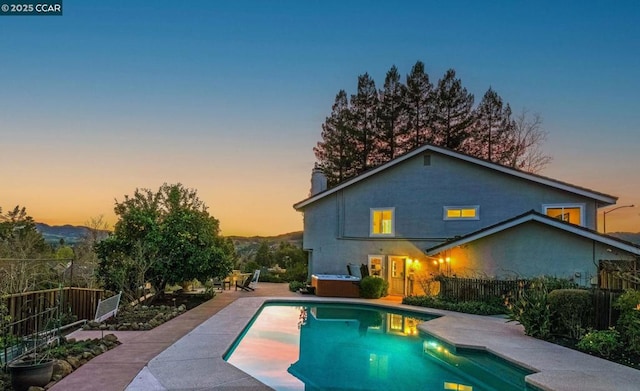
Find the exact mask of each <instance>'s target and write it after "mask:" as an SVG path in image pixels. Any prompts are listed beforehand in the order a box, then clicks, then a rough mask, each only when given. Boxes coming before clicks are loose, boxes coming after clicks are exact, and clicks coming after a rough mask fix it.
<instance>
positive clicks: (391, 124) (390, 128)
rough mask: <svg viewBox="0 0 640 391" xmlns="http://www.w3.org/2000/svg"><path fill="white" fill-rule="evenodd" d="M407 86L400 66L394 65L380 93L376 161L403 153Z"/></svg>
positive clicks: (382, 160)
mask: <svg viewBox="0 0 640 391" xmlns="http://www.w3.org/2000/svg"><path fill="white" fill-rule="evenodd" d="M405 95H406V87H405V86H404V84H402V83H401V82H400V73H398V68H396V66H395V65H394V66H392V67H391V69H390V70H389V71H388V72H387V76H386V77H385V80H384V89H383V90H381V91H380V95H379V100H380V103H379V108H380V109H379V111H378V119H379V121H378V124H379V128H378V134H377V138H376V144H375V146H376V150H375V163H376V164H383V163H386V162H388V161H389V160H392V159H393V158H395V157H396V156H398V155H400V154H402V152H404V150H403V144H404V140H406V138H407V137H406V130H407V126H406V109H405V107H406V106H405Z"/></svg>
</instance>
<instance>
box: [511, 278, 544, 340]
mask: <svg viewBox="0 0 640 391" xmlns="http://www.w3.org/2000/svg"><path fill="white" fill-rule="evenodd" d="M546 282H547V278H545V277H540V278H535V279H533V280H531V282H530V283H529V286H528V287H527V288H526V289H525V287H524V286H522V287H521V288H520V298H519V299H517V300H515V301H513V302H511V303H509V304H508V310H509V321H516V322H518V323H520V324H521V325H522V326H523V327H524V332H525V334H527V335H530V336H532V337H536V338H540V339H547V338H549V335H550V332H551V310H550V309H549V302H548V288H547V285H546Z"/></svg>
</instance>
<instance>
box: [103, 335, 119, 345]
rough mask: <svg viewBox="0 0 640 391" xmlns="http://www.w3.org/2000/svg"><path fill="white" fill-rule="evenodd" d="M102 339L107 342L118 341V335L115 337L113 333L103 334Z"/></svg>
mask: <svg viewBox="0 0 640 391" xmlns="http://www.w3.org/2000/svg"><path fill="white" fill-rule="evenodd" d="M103 339H104V340H105V341H107V342H112V343H115V342H118V337H116V336H115V335H114V334H107V335H105V336H104V338H103Z"/></svg>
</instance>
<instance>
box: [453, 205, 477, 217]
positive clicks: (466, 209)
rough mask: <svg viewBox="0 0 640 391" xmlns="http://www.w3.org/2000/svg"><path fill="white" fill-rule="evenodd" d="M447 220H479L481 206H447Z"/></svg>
mask: <svg viewBox="0 0 640 391" xmlns="http://www.w3.org/2000/svg"><path fill="white" fill-rule="evenodd" d="M444 219H445V220H479V219H480V206H478V205H474V206H445V207H444Z"/></svg>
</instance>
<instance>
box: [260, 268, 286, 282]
mask: <svg viewBox="0 0 640 391" xmlns="http://www.w3.org/2000/svg"><path fill="white" fill-rule="evenodd" d="M258 280H259V281H261V282H284V281H283V280H282V278H280V275H279V274H276V273H271V272H267V271H265V270H263V271H261V272H260V278H259V279H258Z"/></svg>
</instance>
